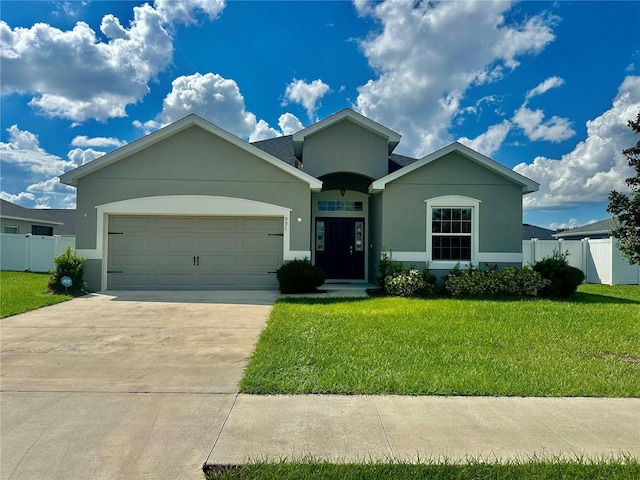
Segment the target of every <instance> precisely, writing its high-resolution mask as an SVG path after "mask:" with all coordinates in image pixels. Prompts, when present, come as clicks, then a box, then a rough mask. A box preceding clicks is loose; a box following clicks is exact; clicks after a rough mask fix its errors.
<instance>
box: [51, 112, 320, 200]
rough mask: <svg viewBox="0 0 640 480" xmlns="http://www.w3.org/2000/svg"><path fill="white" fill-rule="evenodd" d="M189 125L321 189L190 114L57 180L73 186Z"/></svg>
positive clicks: (305, 176) (300, 173) (304, 175)
mask: <svg viewBox="0 0 640 480" xmlns="http://www.w3.org/2000/svg"><path fill="white" fill-rule="evenodd" d="M192 126H198V127H200V128H202V129H203V130H205V131H207V132H209V133H211V134H213V135H216V136H218V137H220V138H222V139H223V140H226V141H228V142H229V143H231V144H233V145H235V146H237V147H239V148H241V149H243V150H245V151H246V152H248V153H251V154H252V155H255V156H257V157H259V158H261V159H262V160H264V161H266V162H268V163H270V164H272V165H274V166H275V167H276V168H279V169H281V170H284V171H286V172H287V173H289V174H291V175H293V176H294V177H296V178H298V179H300V180H302V181H304V182H307V183H308V184H309V187H310V188H311V190H317V191H319V190H320V189H321V188H322V182H321V181H320V180H318V179H317V178H314V177H312V176H311V175H309V174H307V173H305V172H303V171H301V170H298V169H297V168H295V167H294V166H292V165H291V164H290V163H285V162H282V161H280V159H279V158H278V157H274V156H273V155H271V154H270V153H267V152H266V151H265V150H261V149H260V148H258V147H256V146H254V145H252V144H250V143H247V142H245V141H244V140H242V139H241V138H239V137H236V136H235V135H233V134H232V133H229V132H227V131H226V130H224V129H222V128H220V127H218V126H217V125H214V124H213V123H211V122H208V121H207V120H205V119H203V118H202V117H199V116H198V115H196V114H193V113H192V114H190V115H187V116H186V117H184V118H182V119H180V120H178V121H176V122H174V123H172V124H171V125H168V126H166V127H163V128H161V129H159V130H156V131H155V132H153V133H150V134H149V135H146V136H144V137H142V138H139V139H138V140H135V141H133V142H131V143H128V144H127V145H125V146H123V147H120V148H118V149H117V150H114V151H113V152H110V153H107V154H106V155H103V156H102V157H99V158H97V159H95V160H92V161H91V162H88V163H85V164H84V165H81V166H80V167H78V168H75V169H73V170H71V171H69V172H67V173H65V174H63V175H61V176H60V181H61V182H62V183H64V184H66V185H72V186H77V185H78V179H80V178H82V177H84V176H86V175H89V174H90V173H93V172H95V171H97V170H100V169H101V168H104V167H106V166H108V165H111V164H112V163H115V162H117V161H119V160H121V159H123V158H126V157H128V156H130V155H132V154H134V153H137V152H139V151H141V150H143V149H145V148H147V147H149V146H151V145H153V144H155V143H158V142H160V141H161V140H164V139H166V138H168V137H170V136H172V135H175V134H176V133H179V132H181V131H183V130H186V129H187V128H189V127H192Z"/></svg>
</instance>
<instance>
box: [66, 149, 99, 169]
mask: <svg viewBox="0 0 640 480" xmlns="http://www.w3.org/2000/svg"><path fill="white" fill-rule="evenodd" d="M105 153H106V152H100V151H97V150H94V149H93V148H87V149H84V150H83V149H82V148H74V149H73V150H70V151H69V153H68V154H67V156H68V157H69V160H71V161H72V162H73V163H74V164H75V165H77V166H80V165H84V164H85V163H87V162H90V161H91V160H95V159H96V158H99V157H101V156H103V155H104V154H105Z"/></svg>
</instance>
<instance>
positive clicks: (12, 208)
mask: <svg viewBox="0 0 640 480" xmlns="http://www.w3.org/2000/svg"><path fill="white" fill-rule="evenodd" d="M0 216H2V217H3V218H13V219H16V220H33V221H36V222H45V223H53V224H61V223H62V222H60V221H58V220H56V219H55V218H53V217H52V216H51V215H49V214H48V210H44V209H37V208H25V207H21V206H20V205H16V204H15V203H11V202H8V201H7V200H2V199H0Z"/></svg>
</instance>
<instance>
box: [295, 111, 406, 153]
mask: <svg viewBox="0 0 640 480" xmlns="http://www.w3.org/2000/svg"><path fill="white" fill-rule="evenodd" d="M344 120H348V121H350V122H353V123H355V124H356V125H359V126H361V127H363V128H366V129H367V130H370V131H371V132H373V133H375V134H377V135H380V136H381V137H383V138H385V139H386V140H387V143H388V145H389V153H391V152H392V151H393V149H394V148H396V147H397V146H398V143H400V138H401V135H400V134H399V133H396V132H394V131H393V130H391V129H390V128H387V127H385V126H384V125H381V124H379V123H378V122H374V121H373V120H371V119H369V118H367V117H365V116H364V115H361V114H359V113H356V112H355V111H353V110H351V109H350V108H345V109H343V110H340V111H339V112H338V113H334V114H333V115H331V116H329V117H327V118H325V119H323V120H320V121H318V122H316V123H314V124H313V125H311V126H309V127H307V128H303V129H302V130H300V131H299V132H297V133H294V134H293V145H294V148H295V153H296V156H298V157H300V156H301V155H302V144H303V142H304V139H305V137H308V136H309V135H313V134H314V133H318V132H320V131H322V130H324V129H325V128H328V127H331V126H333V125H335V124H337V123H339V122H342V121H344Z"/></svg>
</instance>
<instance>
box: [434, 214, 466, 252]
mask: <svg viewBox="0 0 640 480" xmlns="http://www.w3.org/2000/svg"><path fill="white" fill-rule="evenodd" d="M471 217H472V209H471V208H457V207H449V208H447V207H445V208H439V207H434V208H432V209H431V259H432V260H456V261H458V260H460V261H462V260H466V261H471Z"/></svg>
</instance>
